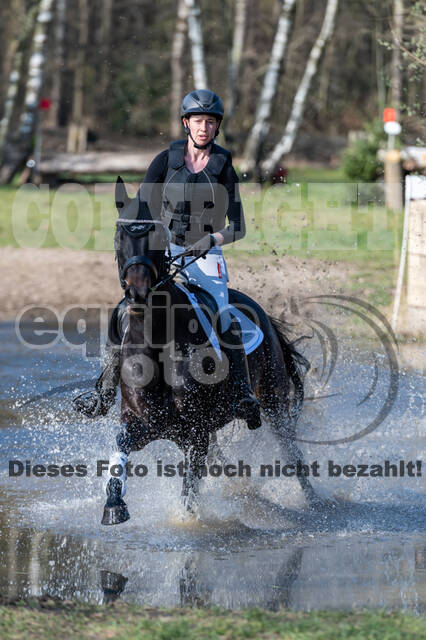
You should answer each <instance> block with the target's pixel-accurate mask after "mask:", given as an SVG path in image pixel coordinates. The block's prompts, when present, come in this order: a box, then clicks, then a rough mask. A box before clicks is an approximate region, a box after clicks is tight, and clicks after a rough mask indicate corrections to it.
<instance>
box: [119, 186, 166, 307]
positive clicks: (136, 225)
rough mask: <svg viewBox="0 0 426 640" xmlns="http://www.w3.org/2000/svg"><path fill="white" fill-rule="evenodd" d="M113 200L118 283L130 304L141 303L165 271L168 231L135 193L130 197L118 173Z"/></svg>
mask: <svg viewBox="0 0 426 640" xmlns="http://www.w3.org/2000/svg"><path fill="white" fill-rule="evenodd" d="M115 204H116V207H117V211H118V220H117V224H116V232H115V237H114V248H115V255H116V259H117V262H118V272H119V276H120V282H121V286H122V287H123V289H124V290H125V296H126V299H127V301H128V302H129V304H130V305H131V306H132V305H137V304H144V302H145V301H146V298H147V296H148V293H149V291H150V289H151V287H152V286H153V285H154V284H155V283H156V282H158V281H159V280H160V278H161V277H163V276H164V275H165V273H166V264H167V263H166V257H165V251H166V248H167V246H168V242H169V238H170V232H169V230H168V229H167V227H166V226H165V225H164V224H163V223H162V222H160V221H157V220H152V218H151V215H150V214H149V210H148V207H147V206H144V207H142V205H141V203H140V201H139V198H138V197H136V198H133V199H131V198H129V196H128V195H127V192H126V188H125V186H124V182H123V181H122V179H121V178H120V177H118V178H117V183H116V185H115ZM141 213H142V215H140V214H141Z"/></svg>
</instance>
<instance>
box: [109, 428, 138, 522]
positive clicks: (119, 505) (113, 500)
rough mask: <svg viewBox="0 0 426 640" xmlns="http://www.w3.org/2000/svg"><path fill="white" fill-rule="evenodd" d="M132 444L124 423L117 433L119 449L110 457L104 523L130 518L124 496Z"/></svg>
mask: <svg viewBox="0 0 426 640" xmlns="http://www.w3.org/2000/svg"><path fill="white" fill-rule="evenodd" d="M132 444H133V442H132V438H131V436H130V435H129V433H128V432H127V430H126V425H125V424H124V425H123V428H122V430H121V431H120V433H119V434H118V435H117V446H118V451H116V452H115V453H114V454H113V455H112V456H111V457H110V459H109V468H108V476H107V479H106V485H105V491H106V494H107V500H106V503H105V507H104V514H103V517H102V521H101V522H102V524H105V525H109V524H121V523H122V522H126V520H128V519H129V518H130V515H129V511H128V509H127V505H126V503H125V502H124V500H123V496H124V495H125V493H126V464H127V460H128V455H129V453H130V451H131V450H132Z"/></svg>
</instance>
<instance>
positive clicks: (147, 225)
mask: <svg viewBox="0 0 426 640" xmlns="http://www.w3.org/2000/svg"><path fill="white" fill-rule="evenodd" d="M116 225H117V226H118V225H121V228H122V229H123V230H124V231H125V232H126V233H127V234H128V235H129V236H131V237H132V238H142V237H143V236H145V235H146V234H147V233H149V232H150V231H151V230H152V228H153V227H154V226H155V225H159V226H161V227H162V228H163V229H164V231H165V235H166V238H167V246H166V250H165V251H167V252H168V256H165V257H164V263H165V269H164V271H160V270H159V269H158V267H157V265H156V264H155V263H154V261H153V260H151V258H148V256H143V255H136V256H132V257H131V258H129V259H128V260H126V262H125V263H124V265H123V268H122V270H121V272H120V283H121V286H122V288H123V289H125V287H126V275H127V271H128V270H129V269H130V267H132V266H133V265H135V264H143V265H144V266H146V267H148V269H149V270H150V271H151V274H152V277H153V281H154V282H155V285H154V286H153V287H151V291H155V290H156V289H158V288H159V287H161V286H162V285H164V284H166V283H167V282H170V281H171V280H173V279H174V277H175V276H176V275H177V274H178V273H180V272H181V271H183V270H184V269H186V267H188V266H189V265H190V264H192V263H193V262H195V261H196V260H198V259H199V258H201V257H202V256H203V255H204V254H201V255H199V256H196V257H194V259H193V260H190V261H189V262H186V263H184V260H183V258H184V257H185V256H187V255H190V254H191V251H192V248H191V247H188V248H187V249H186V251H183V252H182V253H179V254H178V255H177V256H175V257H174V258H172V253H171V249H170V240H171V236H172V234H171V232H170V229H169V228H168V226H167V225H166V224H165V223H164V222H162V221H161V220H143V219H129V218H118V219H117V222H116ZM208 251H209V250H208V249H206V251H205V253H207V252H208ZM115 257H116V259H117V251H116V255H115ZM179 259H182V262H181V266H180V267H178V266H177V267H176V268H175V269H174V271H173V272H172V273H170V269H171V267H172V265H173V263H174V262H176V261H177V260H179ZM162 275H163V278H162V279H161V280H158V279H159V278H161V276H162Z"/></svg>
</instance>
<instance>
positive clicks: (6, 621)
mask: <svg viewBox="0 0 426 640" xmlns="http://www.w3.org/2000/svg"><path fill="white" fill-rule="evenodd" d="M425 622H426V621H425V619H424V618H421V617H414V616H411V615H407V614H402V613H386V612H367V611H363V612H357V613H344V612H334V611H323V612H311V613H301V612H291V611H279V612H277V613H272V612H268V611H264V610H261V609H248V610H243V611H225V610H222V609H153V608H142V607H137V606H132V605H126V604H122V603H115V604H114V605H110V606H103V607H101V606H92V605H87V604H79V603H60V602H57V601H54V600H48V599H47V600H46V599H45V600H44V602H43V601H41V602H39V601H33V602H30V603H16V604H14V605H12V606H10V605H9V606H2V607H0V637H1V638H2V639H3V640H21V639H22V640H23V639H24V638H25V639H26V638H43V639H45V640H56V639H57V638H58V634H59V635H60V636H61V637H63V638H73V639H76V640H77V639H80V638H81V639H83V638H91V639H97V638H99V640H101V639H102V640H103V639H106V638H115V639H117V640H120V639H122V640H124V639H126V640H127V639H132V640H138V639H144V640H179V639H180V638H182V639H185V640H216V639H219V638H225V639H229V640H238V639H241V640H242V639H245V638H264V639H265V640H266V639H268V640H273V639H275V638H285V639H287V640H319V639H320V638H324V639H325V640H340V639H342V640H343V639H349V638H350V639H351V640H376V639H377V640H400V639H401V640H405V639H406V640H411V639H413V640H414V639H415V638H416V639H417V638H418V639H421V638H426V624H425ZM59 630H60V631H59Z"/></svg>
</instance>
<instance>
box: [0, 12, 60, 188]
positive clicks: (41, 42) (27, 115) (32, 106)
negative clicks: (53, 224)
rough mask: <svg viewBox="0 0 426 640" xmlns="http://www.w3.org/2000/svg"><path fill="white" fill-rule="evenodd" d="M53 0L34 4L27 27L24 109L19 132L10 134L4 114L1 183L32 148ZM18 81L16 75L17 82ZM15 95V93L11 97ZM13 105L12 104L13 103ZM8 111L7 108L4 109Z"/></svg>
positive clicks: (21, 163)
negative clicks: (27, 59)
mask: <svg viewBox="0 0 426 640" xmlns="http://www.w3.org/2000/svg"><path fill="white" fill-rule="evenodd" d="M51 9H52V0H40V1H39V2H38V3H36V4H35V5H33V7H32V11H31V18H30V20H29V22H28V30H29V32H30V33H32V35H31V38H32V43H31V48H30V51H31V55H30V59H29V62H28V67H27V74H26V76H25V77H22V83H23V85H24V86H23V94H24V100H23V108H22V113H21V116H20V119H19V125H18V131H17V133H16V134H14V135H12V132H11V131H8V125H9V122H10V114H11V111H9V113H8V114H7V118H8V121H7V122H6V125H5V132H6V135H7V139H6V141H5V146H4V151H3V157H2V164H1V168H0V183H1V184H7V183H8V182H10V181H11V180H12V178H13V176H14V175H15V173H16V172H17V171H18V169H19V168H20V167H22V165H23V164H24V163H25V161H26V160H27V158H28V156H29V154H30V153H31V149H32V136H33V133H34V131H35V128H36V124H37V122H36V121H37V117H38V105H39V101H40V95H41V88H42V83H43V72H44V68H45V63H46V55H45V50H46V46H45V45H46V40H47V27H48V24H49V22H50V20H51V19H52V12H51ZM18 81H19V77H18V78H17V80H16V82H18ZM13 97H14V96H13ZM12 106H13V105H12ZM6 111H7V110H6Z"/></svg>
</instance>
